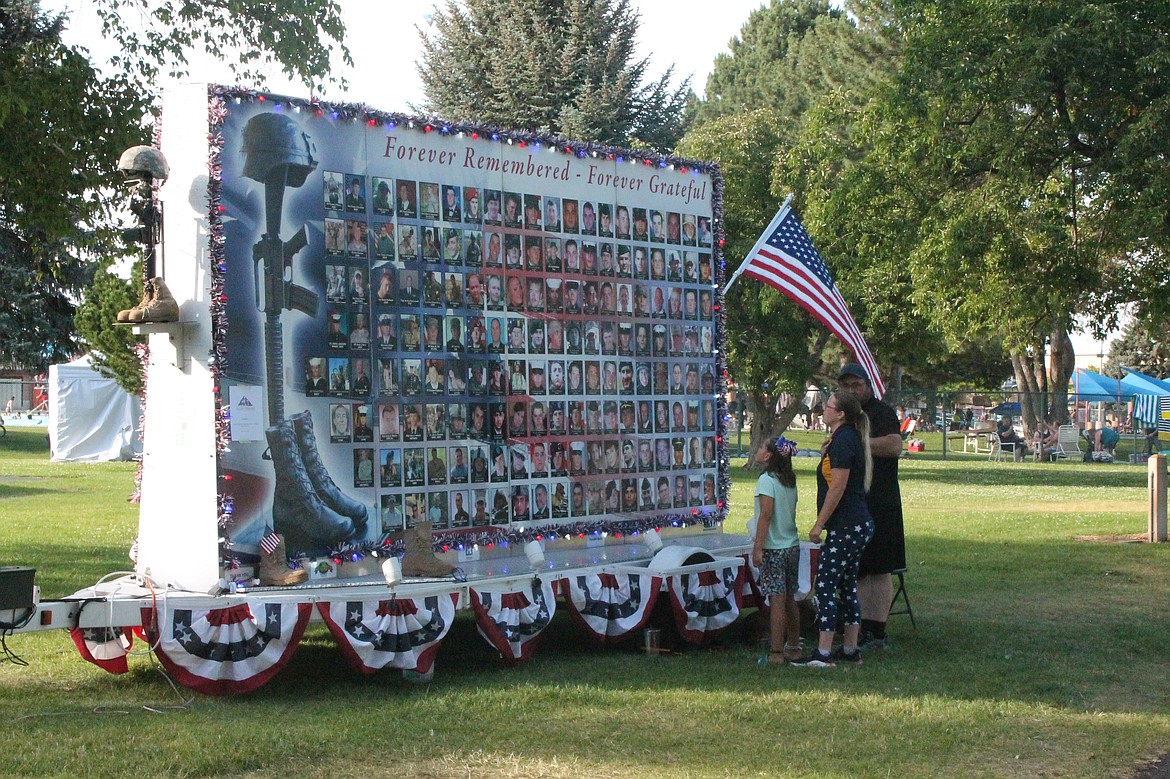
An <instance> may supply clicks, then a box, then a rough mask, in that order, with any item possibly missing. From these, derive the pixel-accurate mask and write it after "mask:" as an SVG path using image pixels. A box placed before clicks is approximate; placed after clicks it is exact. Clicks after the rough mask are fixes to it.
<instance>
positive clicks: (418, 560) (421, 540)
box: [402, 521, 455, 576]
mask: <svg viewBox="0 0 1170 779" xmlns="http://www.w3.org/2000/svg"><path fill="white" fill-rule="evenodd" d="M402 541H403V543H404V544H405V545H406V554H405V555H403V557H402V575H403V576H450V575H451V573H452V572H453V571H454V570H455V566H453V565H450V564H448V563H445V562H443V561H442V560H440V559H439V558H438V557H436V556H435V552H434V550H433V548H432V547H431V523H430V522H427V521H420V522H418V523H417V524H416V525H415V526H414V527H412V528H407V529H406V530H404V531H403V533H402Z"/></svg>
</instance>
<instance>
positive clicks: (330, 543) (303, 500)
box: [264, 419, 356, 551]
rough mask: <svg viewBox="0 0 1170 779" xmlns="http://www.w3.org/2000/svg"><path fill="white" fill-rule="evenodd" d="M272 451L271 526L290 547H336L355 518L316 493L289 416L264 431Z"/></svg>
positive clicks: (349, 533) (351, 532)
mask: <svg viewBox="0 0 1170 779" xmlns="http://www.w3.org/2000/svg"><path fill="white" fill-rule="evenodd" d="M264 435H265V437H267V439H268V448H269V450H270V451H271V452H272V467H273V470H274V471H275V472H276V488H275V490H274V494H273V496H272V527H273V529H274V530H275V531H276V532H277V533H281V534H283V535H284V540H285V543H286V544H287V546H288V548H289V549H291V550H293V551H315V550H319V549H328V548H330V547H335V546H337V545H339V544H341V543H342V542H344V541H348V540H350V539H352V538H353V537H354V536H355V535H356V529H355V527H354V522H353V520H352V519H350V518H349V517H347V516H344V515H342V514H339V513H337V512H336V511H334V510H333V509H332V508H330V507H329V506H327V505H325V502H324V501H323V500H321V496H320V495H318V494H317V490H316V488H315V487H314V486H313V482H312V480H311V479H310V478H309V474H308V471H306V470H305V462H304V460H303V459H302V458H301V447H300V444H299V443H298V442H297V434H296V430H295V429H294V427H293V423H292V420H290V419H285V420H283V421H282V422H280V423H279V424H277V425H275V426H273V427H270V428H268V429H267V430H265V431H264Z"/></svg>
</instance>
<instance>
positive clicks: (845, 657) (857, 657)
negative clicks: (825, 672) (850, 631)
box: [830, 646, 861, 665]
mask: <svg viewBox="0 0 1170 779" xmlns="http://www.w3.org/2000/svg"><path fill="white" fill-rule="evenodd" d="M830 657H832V658H833V660H834V661H835V662H838V663H849V664H850V665H861V650H860V649H854V650H853V651H852V652H846V651H845V647H843V646H839V647H837V648H836V649H834V650H833V654H832V655H830Z"/></svg>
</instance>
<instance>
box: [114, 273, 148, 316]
mask: <svg viewBox="0 0 1170 779" xmlns="http://www.w3.org/2000/svg"><path fill="white" fill-rule="evenodd" d="M152 300H154V285H153V284H151V283H150V282H149V281H148V282H146V284H144V285H143V286H142V300H140V301H138V305H136V306H134V307H132V308H125V309H122V310H121V311H119V312H118V317H117V321H118V323H119V324H124V325H125V324H130V323H131V322H135V321H138V320H135V319H131V317H133V316H141V314H139V313H137V312H139V311H141V310H142V309H144V308H146V307H147V306H149V305H150V302H151V301H152Z"/></svg>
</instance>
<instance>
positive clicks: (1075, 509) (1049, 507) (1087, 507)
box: [1015, 500, 1146, 514]
mask: <svg viewBox="0 0 1170 779" xmlns="http://www.w3.org/2000/svg"><path fill="white" fill-rule="evenodd" d="M1015 510H1016V511H1024V512H1027V513H1035V514H1051V513H1069V514H1076V513H1082V514H1122V513H1127V512H1133V513H1135V514H1145V513H1146V504H1145V501H1140V500H1070V501H1065V502H1057V501H1053V502H1045V501H1041V502H1038V503H1025V504H1022V505H1021V506H1020V507H1019V508H1018V509H1015Z"/></svg>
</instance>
